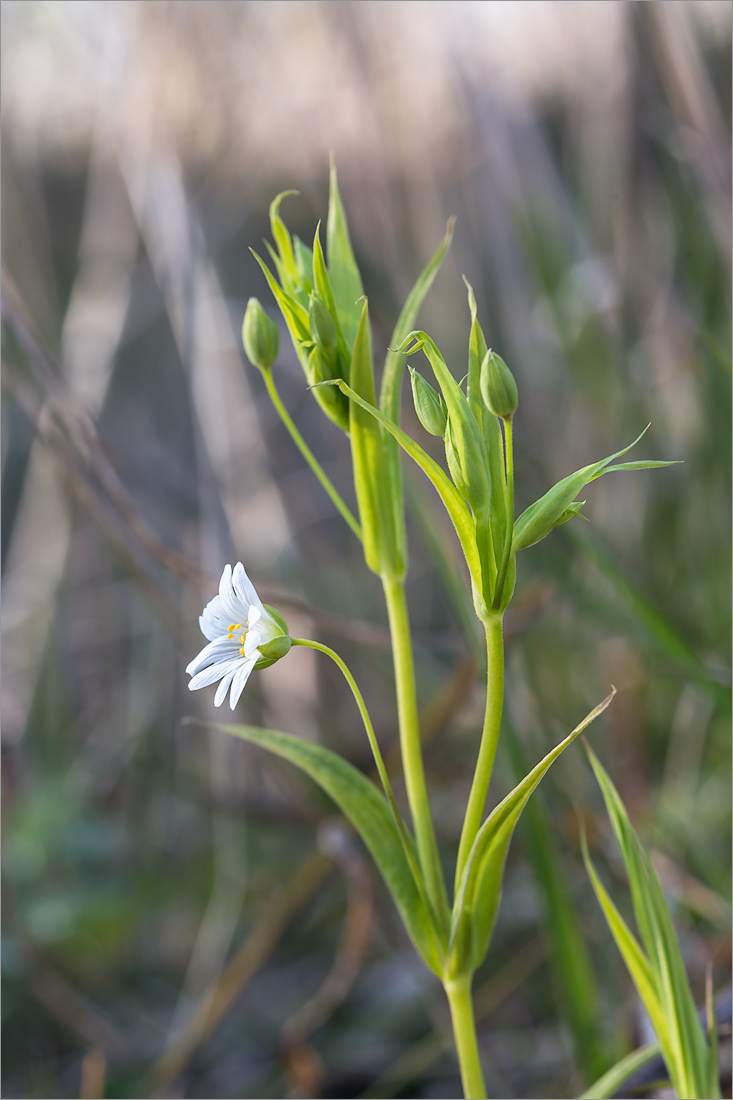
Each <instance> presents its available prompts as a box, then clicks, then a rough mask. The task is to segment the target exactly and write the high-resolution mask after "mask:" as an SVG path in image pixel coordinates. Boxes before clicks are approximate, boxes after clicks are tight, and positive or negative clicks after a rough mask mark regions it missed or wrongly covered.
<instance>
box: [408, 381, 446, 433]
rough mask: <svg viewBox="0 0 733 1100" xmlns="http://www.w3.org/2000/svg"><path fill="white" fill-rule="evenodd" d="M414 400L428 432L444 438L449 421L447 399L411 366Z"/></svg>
mask: <svg viewBox="0 0 733 1100" xmlns="http://www.w3.org/2000/svg"><path fill="white" fill-rule="evenodd" d="M410 383H411V385H412V400H413V402H414V404H415V412H416V413H417V418H418V420H419V421H420V423H421V424H422V426H423V428H424V429H425V431H426V432H430V434H431V435H438V436H440V437H441V439H442V438H443V436H444V435H445V429H446V425H447V423H448V409H447V408H446V404H445V401H444V400H443V398H442V397H441V396H440V394H439V393H438V392H437V390H434V389H433V387H432V386H431V385H430V383H429V382H426V381H425V379H424V378H423V376H422V375H421V374H420V373H419V372H418V371H416V370H415V369H414V368H413V367H410Z"/></svg>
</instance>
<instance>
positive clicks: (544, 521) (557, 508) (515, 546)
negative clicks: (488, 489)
mask: <svg viewBox="0 0 733 1100" xmlns="http://www.w3.org/2000/svg"><path fill="white" fill-rule="evenodd" d="M648 430H649V425H648V424H647V426H646V428H645V429H644V431H643V432H641V433H640V434H639V435H638V436H637V438H636V439H635V440H634V442H633V443H630V444H629V445H628V447H624V448H623V450H621V451H617V452H616V454H613V455H609V456H608V458H602V459H601V460H600V461H599V462H592V463H591V464H590V466H584V467H583V468H582V469H581V470H576V471H575V473H574V474H569V475H568V476H567V477H564V478H563V479H562V480H561V481H558V482H557V484H556V485H553V487H552V488H551V489H549V490H548V491H547V492H546V493H545V495H544V496H542V497H540V499H539V500H536V501H535V502H534V504H530V506H529V508H525V510H524V511H523V512H522V514H521V516H519V518H518V519H517V521H516V522H515V524H514V539H513V542H512V553H514V554H517V553H519V551H520V550H526V548H527V547H528V546H534V544H535V543H536V542H539V541H540V540H541V539H543V538H545V536H546V535H549V533H550V531H552V529H553V527H555V526H556V525H557V521H558V520H559V518H560V517H561V516H562V514H563V512H565V510H566V508H568V506H569V505H570V504H572V502H573V499H574V498H575V497H576V496H577V495H578V493H579V492H580V490H581V489H582V488H583V487H584V486H585V485H587V484H588V482H589V481H593V480H594V479H595V478H597V477H600V476H601V474H602V473H604V471H605V469H606V467H607V466H608V465H609V464H610V463H611V462H613V460H614V459H615V458H620V457H621V455H625V454H626V452H627V451H630V450H631V448H632V447H635V446H636V444H637V443H638V442H639V440H640V439H641V438H642V437H643V436H644V435H646V433H647V432H648Z"/></svg>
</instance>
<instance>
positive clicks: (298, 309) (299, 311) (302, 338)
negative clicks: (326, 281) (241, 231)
mask: <svg viewBox="0 0 733 1100" xmlns="http://www.w3.org/2000/svg"><path fill="white" fill-rule="evenodd" d="M250 252H251V253H252V255H253V256H254V258H255V259H256V260H257V263H258V264H259V265H260V267H261V268H262V271H263V273H264V276H265V278H266V279H267V285H268V286H269V288H270V290H271V291H272V293H273V295H274V298H275V301H276V302H277V304H278V305H279V307H280V312H281V313H282V315H283V317H284V318H285V324H286V325H287V326H288V332H289V333H290V337H291V339H292V341H293V346H294V347H295V350H296V351H297V353H298V358H299V359H300V362H301V366H302V367H303V369H304V370H307V364H308V352H307V351H306V350H305V349H303V347H302V344H303V343H304V342H306V341H309V340H310V322H309V319H308V314H307V313H306V311H305V310H304V309H303V307H302V306H301V304H300V302H296V300H295V298H292V297H291V296H290V295H289V294H288V293H286V291H284V290H283V289H282V287H281V286H280V284H279V283H278V281H277V279H276V278H275V276H274V275H273V274H272V272H271V271H270V269H269V267H268V266H267V264H266V263H265V261H264V260H263V259H262V258H261V257H260V256H258V255H257V253H256V252H255V250H254V249H253V248H251V249H250Z"/></svg>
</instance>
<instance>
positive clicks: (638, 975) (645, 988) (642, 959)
mask: <svg viewBox="0 0 733 1100" xmlns="http://www.w3.org/2000/svg"><path fill="white" fill-rule="evenodd" d="M580 840H581V847H582V850H583V860H584V862H585V867H586V870H587V872H588V876H589V878H590V880H591V883H592V885H593V889H594V891H595V894H596V897H597V898H598V901H599V904H600V906H601V909H602V910H603V914H604V916H605V918H606V923H607V924H608V927H609V928H610V930H611V934H612V935H613V938H614V939H615V941H616V946H617V947H618V949H619V951H620V952H621V955H622V957H623V960H624V962H625V963H626V969H627V970H628V971H629V974H630V975H631V977H632V979H633V982H634V985H635V986H636V989H637V992H638V994H639V996H640V997H641V1000H642V1002H643V1004H644V1007H645V1008H646V1010H647V1012H648V1013H649V1019H650V1020H651V1024H652V1027H653V1028H654V1031H655V1033H656V1036H657V1038H658V1039H659V1043H660V1045H661V1047H662V1050H663V1052H664V1056H665V1061H666V1060H667V1058H668V1056H669V1053H670V1041H669V1032H668V1029H667V1021H666V1019H665V1016H664V1012H663V1008H662V1005H661V1003H660V1000H659V997H658V996H657V991H656V988H655V985H654V972H653V971H652V968H651V965H650V963H649V960H648V959H647V957H646V955H645V954H644V952H643V951H642V949H641V947H640V946H639V943H638V941H637V940H636V937H635V936H634V935H633V933H632V932H631V930H630V928H629V926H628V925H627V924H626V921H625V920H624V919H623V917H622V916H621V914H620V913H619V911H618V909H617V908H616V906H615V905H614V903H613V902H612V901H611V898H610V897H609V894H608V892H607V890H606V888H605V886H604V885H603V883H602V882H601V880H600V878H599V877H598V873H597V871H596V869H595V867H594V866H593V863H592V862H591V858H590V855H589V853H588V844H587V841H586V838H585V830H584V829H581V834H580Z"/></svg>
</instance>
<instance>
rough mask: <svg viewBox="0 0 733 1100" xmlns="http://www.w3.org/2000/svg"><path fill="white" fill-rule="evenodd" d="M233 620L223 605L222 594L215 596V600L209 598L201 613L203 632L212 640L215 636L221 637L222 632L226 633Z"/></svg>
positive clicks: (200, 619)
mask: <svg viewBox="0 0 733 1100" xmlns="http://www.w3.org/2000/svg"><path fill="white" fill-rule="evenodd" d="M231 621H232V620H231V619H230V618H229V616H228V615H227V613H226V611H225V610H224V608H223V606H222V602H221V597H220V596H214V598H213V600H209V602H208V603H207V605H206V607H205V608H204V610H203V612H202V614H201V615H199V626H200V627H201V633H202V634H203V635H204V637H205V638H208V639H209V641H210V642H213V641H214V638H220V637H221V636H222V634H226V633H227V631H228V630H229V626H230V625H231Z"/></svg>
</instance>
